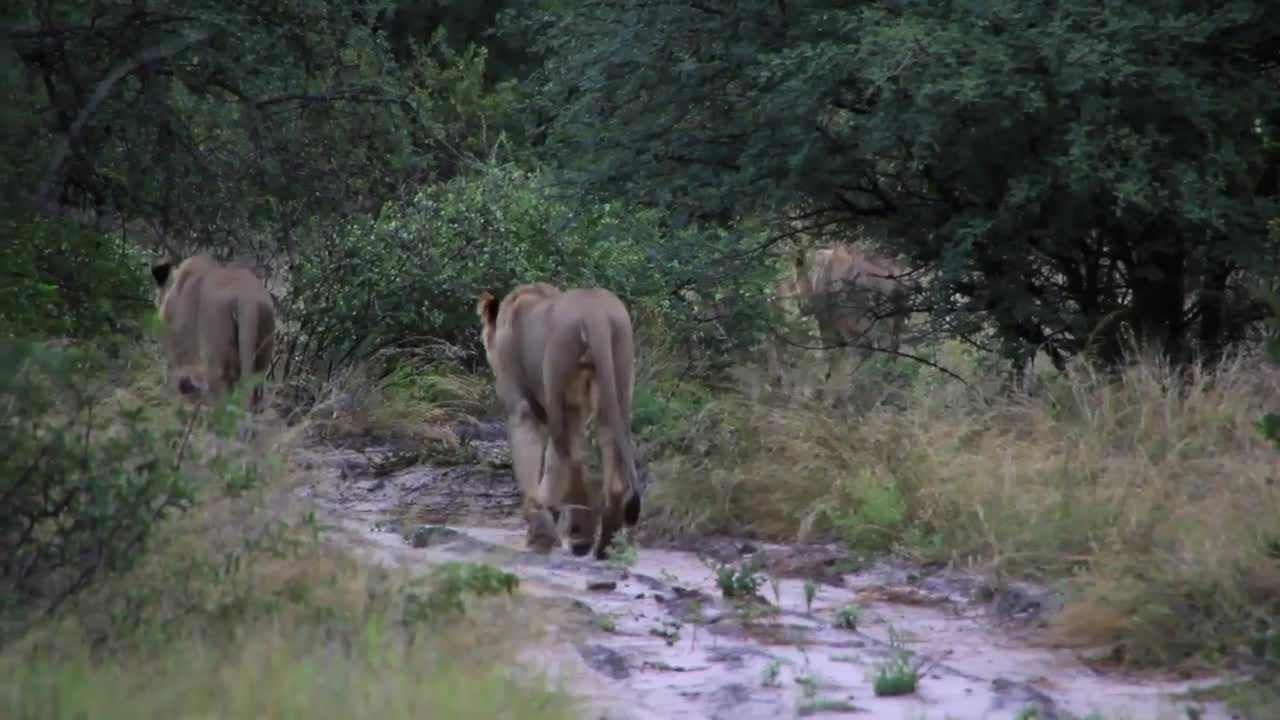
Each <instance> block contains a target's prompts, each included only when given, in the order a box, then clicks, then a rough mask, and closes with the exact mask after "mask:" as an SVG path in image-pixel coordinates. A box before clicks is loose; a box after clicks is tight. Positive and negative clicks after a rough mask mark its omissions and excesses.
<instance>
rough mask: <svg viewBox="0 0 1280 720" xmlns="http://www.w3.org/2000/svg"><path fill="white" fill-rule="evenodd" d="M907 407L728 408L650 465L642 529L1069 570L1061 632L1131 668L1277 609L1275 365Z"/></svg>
mask: <svg viewBox="0 0 1280 720" xmlns="http://www.w3.org/2000/svg"><path fill="white" fill-rule="evenodd" d="M904 398H905V399H904ZM898 403H899V404H898V405H897V406H896V407H888V406H886V405H880V406H877V407H874V408H873V409H871V410H870V411H867V412H865V413H861V414H858V415H857V416H854V417H840V416H838V415H836V414H833V413H830V412H828V411H826V410H824V409H822V408H818V407H814V406H806V405H805V404H803V403H796V404H787V405H779V404H772V405H771V404H766V403H761V402H753V401H751V400H749V399H748V398H747V397H746V393H742V394H736V395H730V396H728V397H723V398H721V399H718V400H716V401H714V402H713V403H710V404H709V405H707V406H706V407H705V408H704V409H703V410H702V411H701V412H700V413H698V414H697V415H696V416H694V418H693V419H692V421H691V423H690V424H691V426H690V427H688V428H685V429H684V435H685V436H686V437H688V438H690V440H689V441H688V442H687V443H685V444H684V446H683V447H682V448H681V450H680V452H678V453H674V454H670V455H668V456H667V457H666V458H664V459H663V460H662V461H661V462H660V463H659V464H658V465H657V466H656V467H655V468H654V470H655V477H656V481H655V483H654V485H653V486H652V487H651V488H650V489H649V493H648V497H647V498H646V501H647V508H646V509H647V510H649V511H651V512H652V513H653V515H651V516H650V517H649V518H647V519H646V522H652V523H654V524H659V525H664V526H666V527H668V528H672V529H675V530H683V531H738V532H740V531H742V530H743V529H744V528H745V529H748V530H750V531H752V532H754V533H756V534H758V535H760V536H762V537H765V538H773V539H779V540H794V539H797V538H803V537H806V536H809V537H813V536H821V535H826V536H837V537H840V538H842V539H843V540H845V541H846V542H848V543H849V544H850V545H852V546H854V547H855V548H858V549H863V550H867V551H876V550H889V549H892V550H895V551H898V552H901V553H905V554H909V555H914V556H918V557H924V558H931V559H945V560H950V561H954V562H957V563H961V564H968V565H974V566H978V567H983V568H987V569H989V570H990V571H992V572H993V573H995V574H996V575H1001V574H1005V575H1018V576H1030V577H1034V578H1040V579H1045V580H1051V581H1060V582H1061V586H1062V587H1063V588H1064V590H1065V591H1066V593H1067V598H1068V603H1067V606H1066V609H1065V612H1063V613H1062V614H1061V616H1060V617H1058V618H1057V620H1056V626H1055V631H1056V637H1057V639H1058V640H1059V641H1061V642H1063V643H1070V644H1090V645H1096V644H1099V643H1104V644H1106V643H1109V644H1113V645H1114V647H1116V648H1117V651H1118V657H1120V658H1121V659H1123V660H1124V661H1126V662H1129V663H1134V664H1142V665H1166V666H1167V665H1170V664H1178V663H1184V662H1214V661H1216V660H1218V659H1220V658H1222V657H1224V656H1228V655H1231V654H1233V653H1235V652H1237V651H1238V650H1239V648H1240V646H1241V643H1242V642H1244V641H1245V640H1246V639H1247V636H1248V635H1249V633H1250V632H1251V631H1252V630H1253V629H1254V628H1255V626H1256V624H1257V623H1259V622H1262V623H1271V622H1276V621H1277V619H1280V487H1277V479H1280V451H1277V449H1276V448H1274V447H1272V446H1270V445H1269V444H1268V443H1267V442H1266V441H1265V439H1264V438H1263V437H1262V436H1261V435H1260V434H1259V432H1258V430H1257V427H1256V423H1257V420H1258V418H1259V417H1260V416H1261V415H1262V414H1263V413H1264V412H1265V411H1266V410H1274V409H1276V408H1277V407H1280V371H1277V370H1276V369H1275V368H1273V367H1270V366H1266V365H1264V364H1262V363H1260V362H1258V361H1253V360H1248V359H1245V358H1243V357H1241V358H1236V359H1234V360H1232V361H1229V362H1227V363H1225V364H1223V365H1221V366H1220V367H1218V368H1216V369H1214V370H1206V369H1195V370H1193V371H1191V372H1190V373H1188V374H1187V375H1186V376H1184V377H1178V376H1176V375H1175V373H1174V372H1172V371H1171V370H1170V369H1169V368H1167V367H1164V366H1162V365H1160V364H1158V363H1155V362H1151V361H1140V362H1136V363H1134V364H1133V365H1132V366H1130V367H1128V368H1127V369H1125V370H1124V371H1122V372H1120V373H1119V374H1118V375H1117V376H1110V377H1109V376H1106V375H1103V374H1101V373H1099V372H1097V371H1095V370H1093V369H1091V368H1089V367H1087V366H1083V365H1081V366H1077V367H1074V368H1072V369H1071V370H1070V371H1069V372H1068V373H1066V374H1065V375H1064V376H1060V377H1056V378H1051V379H1047V380H1046V381H1045V382H1043V384H1042V387H1041V388H1040V391H1039V392H1037V394H1036V395H1035V396H1034V397H1025V396H1024V397H1019V398H1002V397H998V396H994V395H991V394H986V393H977V392H973V391H967V390H964V389H962V388H957V387H951V388H934V389H932V390H931V391H930V392H928V393H906V394H904V395H903V396H902V397H900V398H899V400H898Z"/></svg>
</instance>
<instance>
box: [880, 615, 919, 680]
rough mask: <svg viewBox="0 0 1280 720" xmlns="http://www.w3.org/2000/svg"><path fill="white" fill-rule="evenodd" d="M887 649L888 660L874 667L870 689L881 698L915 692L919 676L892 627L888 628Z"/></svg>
mask: <svg viewBox="0 0 1280 720" xmlns="http://www.w3.org/2000/svg"><path fill="white" fill-rule="evenodd" d="M889 648H890V657H889V659H888V660H886V661H885V662H883V663H880V664H878V665H877V666H876V673H875V677H874V678H873V679H872V682H871V687H872V689H873V690H874V691H875V693H876V695H879V696H882V697H894V696H897V695H909V694H911V693H913V692H915V691H916V683H917V682H918V681H919V678H920V675H919V673H918V672H917V671H916V668H915V667H913V666H912V664H911V652H910V651H909V650H907V649H906V648H905V647H904V646H903V645H902V639H901V637H900V636H899V635H898V633H897V631H895V630H894V629H893V626H890V627H889Z"/></svg>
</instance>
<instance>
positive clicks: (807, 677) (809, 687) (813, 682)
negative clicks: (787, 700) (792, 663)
mask: <svg viewBox="0 0 1280 720" xmlns="http://www.w3.org/2000/svg"><path fill="white" fill-rule="evenodd" d="M796 684H797V685H799V686H800V693H801V695H802V696H803V697H804V699H805V700H813V699H814V698H815V697H817V696H818V679H817V678H815V677H814V676H813V675H812V674H810V673H805V674H803V675H797V676H796Z"/></svg>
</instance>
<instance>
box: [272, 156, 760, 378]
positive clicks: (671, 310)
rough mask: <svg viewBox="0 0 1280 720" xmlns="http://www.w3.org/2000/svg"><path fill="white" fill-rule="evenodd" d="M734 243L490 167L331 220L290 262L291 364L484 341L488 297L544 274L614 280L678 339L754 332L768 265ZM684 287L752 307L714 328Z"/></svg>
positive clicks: (566, 280)
mask: <svg viewBox="0 0 1280 720" xmlns="http://www.w3.org/2000/svg"><path fill="white" fill-rule="evenodd" d="M733 243H734V238H733V237H732V236H731V235H730V234H729V233H726V232H721V231H709V230H686V231H680V232H673V231H669V230H667V229H665V228H664V226H663V224H662V223H661V221H660V219H659V216H658V214H657V213H656V212H654V211H651V210H645V209H638V208H634V207H628V206H625V205H622V204H620V203H604V204H598V205H587V206H579V205H577V204H576V203H573V202H571V201H568V200H566V199H564V198H562V197H560V196H558V195H557V194H556V193H555V191H554V189H553V187H552V186H551V184H550V183H549V182H548V181H547V179H546V178H544V177H543V176H542V175H540V174H538V173H536V172H529V171H524V170H520V169H516V168H513V167H507V166H503V167H493V168H486V169H482V170H480V171H478V172H475V173H471V174H468V175H464V176H461V177H458V178H455V179H454V180H452V181H450V182H449V183H447V184H444V185H442V186H439V187H435V188H432V189H429V190H426V191H423V192H422V193H420V194H419V195H418V196H417V197H415V198H413V199H412V200H411V201H408V202H406V203H403V204H398V205H391V206H388V207H386V208H384V210H383V212H382V213H381V214H380V216H379V217H377V218H376V219H374V220H370V221H363V222H361V221H357V222H353V223H351V224H349V225H346V226H344V227H340V228H329V229H318V231H317V232H316V233H315V234H314V235H313V238H312V240H311V242H310V244H309V245H308V246H307V247H306V248H305V249H304V251H303V252H302V253H300V254H299V256H298V258H297V259H296V260H295V261H294V263H293V265H292V267H291V269H290V285H291V291H290V293H289V297H288V303H289V307H288V311H289V313H290V316H291V319H292V321H293V322H294V323H295V327H294V333H293V336H292V338H291V339H290V341H289V342H288V343H286V352H287V355H288V360H287V363H286V373H288V372H290V371H291V370H292V369H295V368H297V367H299V366H300V365H302V366H310V367H313V368H317V369H320V370H322V371H324V372H330V371H332V370H333V369H335V368H337V367H341V366H343V365H346V364H348V363H350V362H352V361H354V360H358V359H362V358H365V357H368V356H370V355H371V354H373V353H374V352H377V351H378V350H380V349H383V348H385V347H388V346H392V345H401V346H404V345H414V344H425V343H426V342H427V340H428V339H434V340H437V341H439V340H443V341H446V342H449V343H453V344H455V345H460V346H463V347H464V348H466V349H470V350H475V349H477V345H476V343H477V340H478V333H477V329H476V328H477V320H476V317H475V303H476V298H477V297H478V296H479V294H480V293H481V292H483V291H486V290H488V291H490V292H493V293H494V294H495V295H501V294H502V293H505V292H506V291H507V290H509V289H510V288H511V287H513V286H514V285H516V284H519V283H523V282H531V281H547V282H552V283H555V284H558V285H561V286H603V287H607V288H610V289H612V290H613V291H615V292H617V293H618V294H619V296H621V297H622V298H623V300H624V301H625V302H627V303H628V305H629V306H631V307H632V310H633V315H634V316H636V318H637V322H640V321H642V320H643V319H644V318H653V319H654V320H660V321H661V322H662V323H663V324H664V330H665V331H666V332H668V333H670V334H671V335H672V336H674V337H676V338H695V339H698V340H699V341H706V342H710V341H711V340H712V339H713V338H719V340H720V341H721V342H725V343H727V342H729V338H730V337H734V338H744V337H749V336H750V335H751V333H750V332H749V331H750V330H751V329H752V328H753V327H754V324H755V323H756V321H757V320H758V319H759V315H758V313H753V312H751V309H752V308H756V307H759V300H761V299H763V297H764V296H763V292H762V290H763V288H764V287H765V283H766V278H767V271H766V268H765V264H764V262H763V258H762V257H759V256H749V255H741V256H739V255H735V254H734V253H733V252H732V248H733ZM683 287H691V288H695V289H696V290H697V291H698V292H699V293H700V294H701V295H703V297H708V298H712V299H731V300H732V302H731V303H730V304H731V305H732V306H733V307H735V308H740V309H742V311H741V312H739V313H737V314H736V315H735V316H734V317H733V318H727V319H726V322H728V323H731V324H736V325H733V326H731V327H729V328H727V329H728V330H729V331H730V332H728V333H727V334H725V335H720V334H718V333H711V332H708V329H707V324H706V323H700V322H698V321H697V320H696V318H695V317H694V315H695V313H694V312H693V311H692V309H691V308H690V306H689V304H688V303H686V302H684V301H683V300H680V299H679V298H678V296H677V294H676V293H677V291H678V290H679V289H680V288H683Z"/></svg>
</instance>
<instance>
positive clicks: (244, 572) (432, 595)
mask: <svg viewBox="0 0 1280 720" xmlns="http://www.w3.org/2000/svg"><path fill="white" fill-rule="evenodd" d="M468 387H470V386H468ZM455 392H456V391H455ZM116 395H117V397H114V398H113V399H112V402H119V403H136V402H143V403H144V404H152V405H155V406H157V407H159V406H161V405H163V404H164V403H167V402H171V401H172V398H171V397H170V396H167V395H165V394H164V392H163V388H162V387H161V386H160V383H159V382H158V381H157V380H156V378H155V376H154V374H151V373H145V372H144V373H141V375H140V378H139V379H138V380H137V381H136V383H134V384H131V385H128V386H127V387H120V388H119V389H118V390H117V392H116ZM431 401H432V402H434V403H436V404H437V405H439V404H440V403H441V399H440V398H439V397H433V398H432V399H431ZM424 402H426V401H425V400H424ZM165 417H167V416H166V414H165V413H163V412H158V413H156V414H155V418H154V420H155V421H157V422H161V421H164V418H165ZM269 425H270V424H269ZM312 429H314V428H313V427H312V426H310V423H308V422H304V423H302V424H301V425H299V426H296V427H293V428H288V429H284V428H281V427H280V426H279V424H278V423H276V424H274V425H270V426H268V427H265V428H263V431H262V432H261V433H260V434H259V435H258V436H257V437H256V438H255V439H254V440H253V442H252V443H250V444H249V445H240V444H237V443H231V442H229V441H226V440H223V439H219V438H213V437H208V436H206V435H207V431H206V429H203V428H202V429H200V431H199V432H198V434H197V436H196V437H193V438H192V441H191V442H192V443H193V444H195V445H200V446H202V447H203V446H210V447H213V446H216V447H217V448H218V449H219V452H220V454H221V456H222V457H223V458H224V462H223V464H221V465H217V466H210V467H207V468H202V469H201V472H203V473H205V474H206V475H208V477H207V478H202V479H201V483H200V487H201V492H200V493H199V496H198V498H197V502H196V504H195V506H194V507H193V508H192V509H190V510H188V511H187V512H185V513H181V514H175V515H173V516H171V517H169V518H167V519H166V520H164V521H163V522H162V523H161V524H160V526H159V527H158V528H157V530H156V536H155V538H154V542H153V543H152V544H151V546H150V550H149V551H148V552H146V553H144V554H143V555H142V556H141V557H140V558H139V562H138V564H137V566H136V567H134V568H133V569H131V570H129V571H128V572H126V573H123V574H120V575H115V576H104V577H102V578H100V579H99V581H98V582H96V583H95V584H93V585H92V586H90V587H89V588H88V589H87V590H86V591H85V592H84V593H82V595H80V596H78V597H76V598H75V599H73V600H72V601H70V602H68V603H67V604H66V605H64V606H63V607H62V608H61V609H60V610H59V611H58V612H57V613H56V614H55V615H53V616H52V617H50V618H48V619H46V620H45V621H43V622H42V623H40V624H38V625H32V626H30V627H28V628H26V632H25V633H24V634H23V635H22V636H21V637H18V638H17V639H14V640H11V641H10V642H9V643H8V644H6V645H3V646H0V677H4V678H5V680H4V682H3V683H0V717H4V718H13V719H14V720H22V719H26V718H41V719H44V718H68V719H71V718H85V717H92V718H102V719H104V720H110V719H111V718H121V719H123V718H157V719H158V718H172V717H184V718H205V717H207V718H215V717H253V718H296V717H307V718H319V719H323V718H351V717H377V718H408V717H449V718H477V719H480V718H522V719H523V718H533V719H536V720H542V719H548V720H550V719H561V718H565V719H568V718H576V717H579V716H580V714H579V708H578V706H577V704H576V702H575V701H574V700H573V699H572V698H571V697H569V696H568V695H567V694H566V693H565V692H564V691H562V690H561V689H559V688H558V687H557V686H556V685H554V684H553V683H551V682H549V680H548V679H547V678H543V677H540V676H539V675H538V674H537V673H536V667H524V666H520V667H517V666H515V665H514V664H513V663H512V658H513V657H514V656H515V655H516V654H517V653H518V652H519V651H520V650H521V649H522V648H524V647H527V646H528V645H529V644H530V643H533V642H536V641H537V639H538V637H539V628H540V627H542V626H543V625H544V623H547V622H554V619H553V618H550V617H549V615H550V614H551V613H554V612H557V611H556V610H555V609H553V608H547V607H544V606H543V605H541V604H539V603H537V602H536V601H534V600H533V599H530V598H526V597H523V596H522V595H521V594H520V592H519V584H518V580H517V579H516V577H515V576H513V575H510V574H508V573H505V572H502V571H500V570H498V569H497V568H493V567H490V566H487V565H479V564H445V565H442V566H439V567H437V568H434V569H428V570H429V572H427V573H426V574H425V575H424V576H420V577H413V576H410V575H408V574H406V573H404V572H401V571H394V572H393V571H389V570H384V569H381V568H378V567H374V566H370V565H369V564H368V563H367V561H364V560H361V559H359V558H357V557H356V556H354V555H353V554H351V553H350V552H349V551H347V550H344V549H343V548H342V546H340V545H339V544H337V543H336V540H335V539H334V538H333V537H331V536H329V535H328V534H327V532H326V530H325V528H324V527H323V522H322V519H319V518H317V517H316V516H315V515H314V514H312V513H311V511H310V510H309V509H308V508H307V507H305V506H303V505H299V504H298V503H299V501H297V500H296V499H295V497H296V496H295V495H294V494H293V493H292V490H293V489H295V488H296V487H298V486H299V485H300V484H302V483H305V482H308V478H307V476H306V475H305V473H307V472H310V471H308V470H306V469H304V468H302V467H300V466H296V465H294V464H293V463H292V462H290V460H289V457H290V452H291V451H292V449H294V448H295V447H296V446H297V444H298V443H299V442H300V441H301V439H302V438H303V437H306V436H307V435H308V434H309V433H310V431H311V430H312ZM235 467H246V468H249V467H251V468H256V470H255V472H257V473H259V477H260V482H259V483H257V484H255V485H251V486H248V487H245V488H237V492H235V493H228V492H226V491H225V490H226V489H227V488H226V487H225V486H226V485H227V483H226V482H223V480H224V478H222V477H220V476H218V474H217V473H218V472H220V470H219V468H221V469H222V470H225V469H227V468H235ZM211 473H212V474H211ZM420 570H421V569H420Z"/></svg>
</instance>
